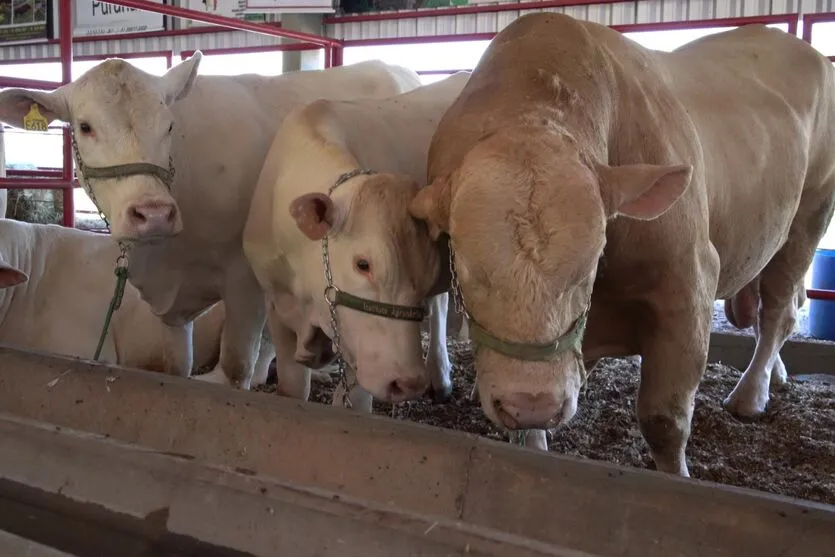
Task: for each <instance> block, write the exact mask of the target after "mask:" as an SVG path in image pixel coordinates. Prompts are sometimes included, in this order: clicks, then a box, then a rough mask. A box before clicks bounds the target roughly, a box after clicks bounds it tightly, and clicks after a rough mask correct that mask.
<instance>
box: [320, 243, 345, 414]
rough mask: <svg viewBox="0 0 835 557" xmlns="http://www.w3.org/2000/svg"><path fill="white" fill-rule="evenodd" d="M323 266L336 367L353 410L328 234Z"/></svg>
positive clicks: (324, 248) (323, 244)
mask: <svg viewBox="0 0 835 557" xmlns="http://www.w3.org/2000/svg"><path fill="white" fill-rule="evenodd" d="M322 265H323V266H324V267H325V284H326V286H325V301H327V302H328V310H330V314H331V331H332V333H331V334H332V338H331V341H332V342H333V348H334V356H335V357H336V366H337V371H338V373H339V382H340V383H341V384H342V388H343V389H344V390H345V392H344V393H342V405H343V406H345V407H346V408H351V399H350V398H348V391H349V389H348V378H347V377H346V375H345V365H346V364H345V360H344V359H343V358H342V343H341V340H342V339H341V338H340V336H339V320H338V318H337V316H336V303H335V301H336V299H335V298H331V296H330V294H331V293H332V292H334V293H335V291H336V287H335V286H334V285H333V274H332V273H331V262H330V254H329V251H328V236H327V234H326V235H325V236H324V237H323V238H322Z"/></svg>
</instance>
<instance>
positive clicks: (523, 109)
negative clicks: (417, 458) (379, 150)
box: [411, 14, 835, 475]
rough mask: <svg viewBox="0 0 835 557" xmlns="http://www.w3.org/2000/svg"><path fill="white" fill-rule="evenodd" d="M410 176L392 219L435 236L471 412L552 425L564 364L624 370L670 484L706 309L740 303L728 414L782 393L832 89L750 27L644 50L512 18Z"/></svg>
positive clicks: (832, 134) (832, 108) (824, 196)
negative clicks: (783, 361) (446, 274)
mask: <svg viewBox="0 0 835 557" xmlns="http://www.w3.org/2000/svg"><path fill="white" fill-rule="evenodd" d="M429 180H430V185H429V186H427V187H426V188H425V189H424V190H422V191H421V192H420V193H419V194H418V196H417V197H416V199H415V200H414V202H413V204H412V207H411V209H412V212H413V214H414V215H415V216H418V217H420V218H423V219H426V220H427V221H428V222H429V223H430V224H431V227H432V228H433V230H434V231H435V232H436V233H437V232H438V231H443V232H446V233H448V234H449V236H450V238H451V243H452V247H453V252H454V263H455V266H456V271H457V275H458V279H459V281H460V285H461V292H462V293H463V300H464V303H465V305H466V307H467V309H468V310H469V313H470V315H471V317H472V318H473V321H471V323H470V338H471V340H473V342H474V343H475V345H476V347H477V354H476V367H477V370H478V390H479V394H480V397H481V403H482V406H483V408H484V410H485V412H486V414H487V415H488V416H489V417H490V418H491V419H492V420H493V421H494V422H495V423H497V424H499V425H501V426H503V427H506V428H508V429H519V428H544V427H552V426H556V425H558V424H561V423H564V422H566V421H568V420H569V419H570V418H571V417H572V416H573V415H574V413H575V411H576V407H577V396H578V391H579V389H580V386H581V384H582V382H583V378H584V373H585V369H584V365H583V357H584V358H585V360H586V361H587V362H589V361H594V360H597V359H598V358H600V357H603V356H627V355H632V354H640V355H641V357H642V364H641V384H640V389H639V392H638V402H637V414H638V421H639V424H640V428H641V432H642V433H643V435H644V438H645V439H646V441H647V443H648V444H649V446H650V451H651V454H652V457H653V459H654V461H655V463H656V466H657V467H658V469H660V470H663V471H666V472H671V473H677V474H681V475H688V470H687V465H686V461H685V446H686V443H687V439H688V437H689V434H690V420H691V417H692V413H693V404H694V395H695V392H696V389H697V386H698V384H699V381H700V378H701V376H702V374H703V371H704V368H705V362H706V358H707V351H708V343H709V336H710V331H711V325H712V309H713V301H714V299H716V298H719V299H728V298H734V297H735V296H736V295H737V293H740V292H743V295H744V296H747V297H748V298H749V299H753V300H754V302H753V303H755V304H758V318H757V331H758V332H757V346H756V350H755V353H754V356H753V359H752V361H751V363H750V365H749V367H748V369H746V371H745V373H744V375H743V377H742V379H741V380H740V382H739V384H738V385H737V387H736V389H734V391H733V393H731V395H730V397H729V398H728V400H727V406H728V408H729V409H730V410H731V411H733V412H735V413H738V414H742V415H755V414H759V413H761V412H763V411H764V410H765V407H766V403H767V400H768V396H769V395H768V391H769V381H771V380H774V381H784V380H785V377H784V376H783V375H782V373H781V372H779V370H778V373H776V374H774V375H772V368H773V367H774V366H775V365H778V366H779V364H776V363H777V362H778V360H777V357H778V351H779V350H780V348H781V346H782V344H783V341H784V340H785V338H786V337H787V335H789V333H790V332H791V330H792V328H793V326H794V324H795V300H796V299H797V301H802V297H800V296H798V292H799V290H800V289H802V288H803V276H804V274H805V272H806V270H807V268H808V267H809V265H810V262H811V260H812V256H813V252H814V250H815V247H816V245H817V243H818V241H819V239H820V238H821V237H822V235H823V233H824V231H825V230H826V227H827V225H828V223H829V221H830V218H831V216H832V211H833V203H835V193H833V192H835V71H833V68H832V65H831V64H830V62H829V61H828V60H827V59H826V58H825V57H823V56H821V55H820V54H819V53H818V52H816V51H815V50H814V49H813V48H811V47H810V46H809V45H808V44H807V43H805V42H803V41H801V40H800V39H798V38H796V37H793V36H790V35H788V34H786V33H783V32H782V31H779V30H775V29H770V28H767V27H764V26H761V25H749V26H745V27H743V28H740V29H736V30H732V31H728V32H725V33H721V34H716V35H712V36H709V37H706V38H702V39H699V40H696V41H693V42H691V43H689V44H687V45H686V46H684V47H682V48H680V49H678V50H677V51H674V52H672V53H663V52H657V51H652V50H649V49H646V48H643V47H641V46H639V45H638V44H636V43H635V42H633V41H630V40H629V39H627V38H626V37H624V36H623V35H621V34H620V33H618V32H616V31H614V30H612V29H610V28H607V27H604V26H602V25H598V24H594V23H588V22H581V21H577V20H574V19H572V18H570V17H567V16H564V15H556V14H534V15H528V16H524V17H521V18H519V19H518V20H516V21H514V22H513V23H512V24H511V25H509V26H508V27H506V28H505V29H504V31H502V32H501V33H500V34H499V35H498V36H497V37H496V38H495V39H494V40H493V42H492V44H491V45H490V46H489V48H488V49H487V51H486V52H485V53H484V56H483V57H482V59H481V61H480V62H479V64H478V67H477V68H476V69H475V71H474V72H473V75H472V77H471V78H470V81H469V82H468V84H467V86H466V87H465V88H464V91H463V92H462V93H461V95H460V96H459V98H458V100H457V101H456V102H455V104H454V105H453V106H452V107H451V108H450V109H449V111H447V113H446V114H445V116H444V118H443V120H442V121H441V123H440V124H439V127H438V130H437V132H436V134H435V137H434V139H433V142H432V146H431V148H430V155H429ZM601 261H602V262H603V264H601ZM752 283H753V286H751V287H749V290H748V291H746V290H745V289H746V285H750V284H752ZM750 303H751V302H749V305H750ZM589 304H590V305H589ZM586 312H588V316H587V318H588V321H587V329H586V331H585V338H584V339H583V335H582V333H583V322H584V318H585V314H586ZM755 313H756V312H755ZM560 339H562V342H561V343H558V342H557V341H558V340H560ZM581 339H583V340H582V341H581ZM513 343H517V344H513ZM533 344H541V345H544V346H538V347H535V346H532V345H533ZM580 348H582V356H581V355H580ZM525 358H529V359H528V360H526V359H525Z"/></svg>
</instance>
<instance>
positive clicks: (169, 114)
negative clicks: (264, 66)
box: [0, 52, 420, 388]
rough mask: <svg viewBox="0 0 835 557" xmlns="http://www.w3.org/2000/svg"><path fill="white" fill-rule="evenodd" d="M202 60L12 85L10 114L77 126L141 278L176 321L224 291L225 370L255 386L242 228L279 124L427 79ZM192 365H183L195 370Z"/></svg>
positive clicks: (159, 311) (255, 290) (257, 320)
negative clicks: (34, 86)
mask: <svg viewBox="0 0 835 557" xmlns="http://www.w3.org/2000/svg"><path fill="white" fill-rule="evenodd" d="M200 60H201V54H200V53H199V52H197V53H195V55H194V56H193V57H191V58H189V59H188V60H186V61H184V62H183V63H181V64H179V65H177V66H175V67H174V68H172V69H171V70H170V71H168V72H167V73H166V74H165V75H163V76H162V77H157V76H153V75H150V74H148V73H146V72H143V71H141V70H139V69H138V68H136V67H134V66H132V65H130V64H129V63H127V62H125V61H124V60H120V59H109V60H106V61H104V62H102V63H101V64H99V65H97V66H95V67H94V68H92V69H91V70H89V71H88V72H86V73H85V74H84V75H82V76H81V77H79V78H78V79H77V80H75V81H74V82H72V83H70V84H68V85H64V86H62V87H60V88H58V89H56V90H55V91H53V92H40V91H33V90H27V89H6V90H4V91H2V92H0V120H2V121H3V122H7V123H9V124H11V125H13V126H18V127H21V126H22V125H23V123H24V118H26V117H27V116H28V117H29V119H30V120H31V119H32V118H40V119H42V120H43V121H52V120H63V121H65V122H70V124H71V127H72V130H73V134H74V137H75V140H76V141H77V146H78V149H77V154H76V156H77V159H80V160H77V163H78V169H79V174H80V175H81V181H82V184H83V185H84V187H85V190H86V191H87V192H88V194H90V195H91V197H92V198H93V200H94V201H96V202H97V204H98V206H99V207H100V209H101V210H102V211H103V212H104V214H105V216H106V217H107V219H109V221H110V227H111V232H112V235H113V238H114V239H115V240H119V241H121V242H125V243H126V244H127V245H129V246H130V267H129V269H130V281H131V283H132V284H133V285H134V286H136V287H137V288H138V289H139V291H140V293H141V295H142V298H143V299H144V300H145V301H147V302H148V303H149V304H150V305H151V307H152V309H153V312H154V313H155V314H156V315H158V316H160V317H161V318H162V319H163V321H164V322H165V323H166V324H167V325H169V326H172V327H176V326H184V325H186V324H187V323H189V322H190V321H191V320H193V319H194V318H195V317H196V316H197V315H198V314H200V313H201V312H202V311H204V310H205V309H206V308H208V307H209V306H211V305H212V304H213V303H215V302H217V301H219V300H223V301H224V302H225V303H226V320H225V324H224V329H223V339H222V342H221V355H220V362H219V364H218V366H219V372H222V373H223V374H225V377H227V378H228V380H229V381H230V382H231V383H232V384H233V385H235V386H239V387H241V388H249V385H250V380H251V377H252V372H253V361H254V360H255V354H256V351H257V348H258V345H259V338H260V337H259V335H260V333H261V331H262V330H263V329H264V324H265V308H266V306H265V303H264V294H263V292H262V291H261V289H260V287H259V285H258V282H257V281H256V279H255V276H254V275H253V273H252V270H251V269H250V267H249V264H248V263H247V260H246V258H245V257H244V254H243V249H242V243H241V235H242V232H243V227H244V223H245V220H246V216H247V212H248V211H249V206H250V199H251V195H252V190H253V188H254V187H255V183H256V181H257V179H258V173H259V172H260V170H261V167H262V165H263V161H264V157H265V155H266V153H267V149H268V148H269V145H270V142H271V141H272V138H273V136H274V135H275V132H276V131H277V129H278V126H279V124H280V123H281V121H282V120H283V119H284V116H285V115H286V114H287V113H288V112H289V111H290V110H291V109H293V108H294V107H296V106H299V105H301V104H303V103H305V102H309V101H311V100H314V99H317V98H324V97H328V98H336V99H347V98H354V97H361V96H369V97H385V96H389V95H393V94H396V93H399V92H402V91H406V90H409V89H412V88H414V87H417V86H418V85H419V84H420V81H419V79H418V77H417V75H416V74H415V73H414V72H411V71H409V70H405V69H403V68H398V67H394V66H388V65H385V64H383V63H381V62H376V61H375V62H365V63H362V64H356V65H353V66H347V67H344V68H334V69H330V70H324V71H304V72H295V73H289V74H285V75H280V76H275V77H264V76H260V75H240V76H235V77H225V76H198V75H197V69H198V65H199V62H200ZM33 110H36V111H38V112H33ZM137 163H142V164H141V165H140V164H137ZM113 165H127V166H116V167H115V168H114V166H113ZM172 173H173V174H172ZM183 332H184V334H188V329H187V328H186V329H183ZM270 350H272V349H271V348H270ZM182 366H183V367H182V368H181V369H180V370H179V371H177V372H178V373H180V372H182V370H187V369H190V368H191V365H190V363H188V362H182Z"/></svg>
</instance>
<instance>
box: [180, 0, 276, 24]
mask: <svg viewBox="0 0 835 557" xmlns="http://www.w3.org/2000/svg"><path fill="white" fill-rule="evenodd" d="M182 6H183V7H184V8H188V9H189V10H195V11H198V12H203V13H206V14H213V15H219V16H223V17H234V18H235V19H244V20H246V21H253V22H255V23H264V22H265V21H266V19H267V18H266V16H265V15H264V14H263V13H258V14H254V13H251V12H250V13H247V9H246V0H182ZM181 22H182V24H181V25H182V27H183V28H188V27H206V26H208V25H212V24H211V23H203V22H202V21H194V20H192V19H183V20H181Z"/></svg>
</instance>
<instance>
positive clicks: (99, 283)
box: [0, 219, 269, 373]
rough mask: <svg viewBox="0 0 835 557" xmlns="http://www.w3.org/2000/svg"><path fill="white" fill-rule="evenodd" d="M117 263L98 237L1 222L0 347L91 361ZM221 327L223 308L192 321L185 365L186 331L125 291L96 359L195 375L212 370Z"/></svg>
mask: <svg viewBox="0 0 835 557" xmlns="http://www.w3.org/2000/svg"><path fill="white" fill-rule="evenodd" d="M118 256H119V248H118V246H117V245H116V244H115V243H114V242H113V240H111V239H110V238H108V237H107V236H104V235H101V234H96V233H94V232H88V231H84V230H78V229H75V228H66V227H63V226H58V225H54V224H32V223H26V222H20V221H16V220H11V219H0V344H4V345H6V346H13V347H17V348H21V349H28V350H43V351H47V352H52V353H55V354H62V355H66V356H73V357H77V358H85V359H89V360H92V359H93V356H94V354H95V350H96V346H97V344H98V341H99V337H100V335H101V331H102V327H103V325H104V321H105V314H106V312H107V308H108V306H109V305H110V300H111V297H112V296H113V289H114V286H115V284H116V276H115V274H114V268H115V263H116V258H117V257H118ZM223 320H224V307H223V303H218V304H215V305H214V306H213V307H212V308H211V309H209V311H207V312H206V313H204V314H202V315H201V316H199V317H198V318H197V319H195V321H194V347H193V358H192V355H191V352H192V346H191V339H190V338H188V337H189V335H185V334H183V331H184V330H185V328H183V327H174V328H171V327H167V326H165V325H164V324H163V323H162V322H161V321H160V319H159V318H158V317H156V316H154V315H153V313H151V308H150V307H149V306H148V305H147V304H146V303H144V302H143V301H142V300H141V299H140V297H139V293H138V292H137V291H136V289H135V288H133V287H132V286H131V285H130V284H127V285H125V292H124V296H123V298H122V305H121V308H120V309H119V311H117V312H116V313H115V314H114V316H113V320H112V321H111V323H110V328H109V332H108V335H107V339H106V341H105V344H104V347H103V349H102V354H101V358H100V359H101V361H103V362H106V363H110V364H118V365H121V366H124V367H133V368H140V369H146V370H150V371H160V372H161V371H164V370H165V369H166V368H172V367H173V368H174V369H177V368H180V367H181V366H185V365H191V364H187V362H191V361H192V359H193V361H194V367H195V368H198V367H202V366H207V365H212V364H213V363H214V362H215V361H216V360H217V358H218V353H219V350H220V333H221V327H222V325H223ZM189 329H190V327H189ZM169 362H174V363H175V365H173V366H171V365H167V364H169ZM267 365H269V361H266V362H262V367H263V370H262V373H266V366H267Z"/></svg>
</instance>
